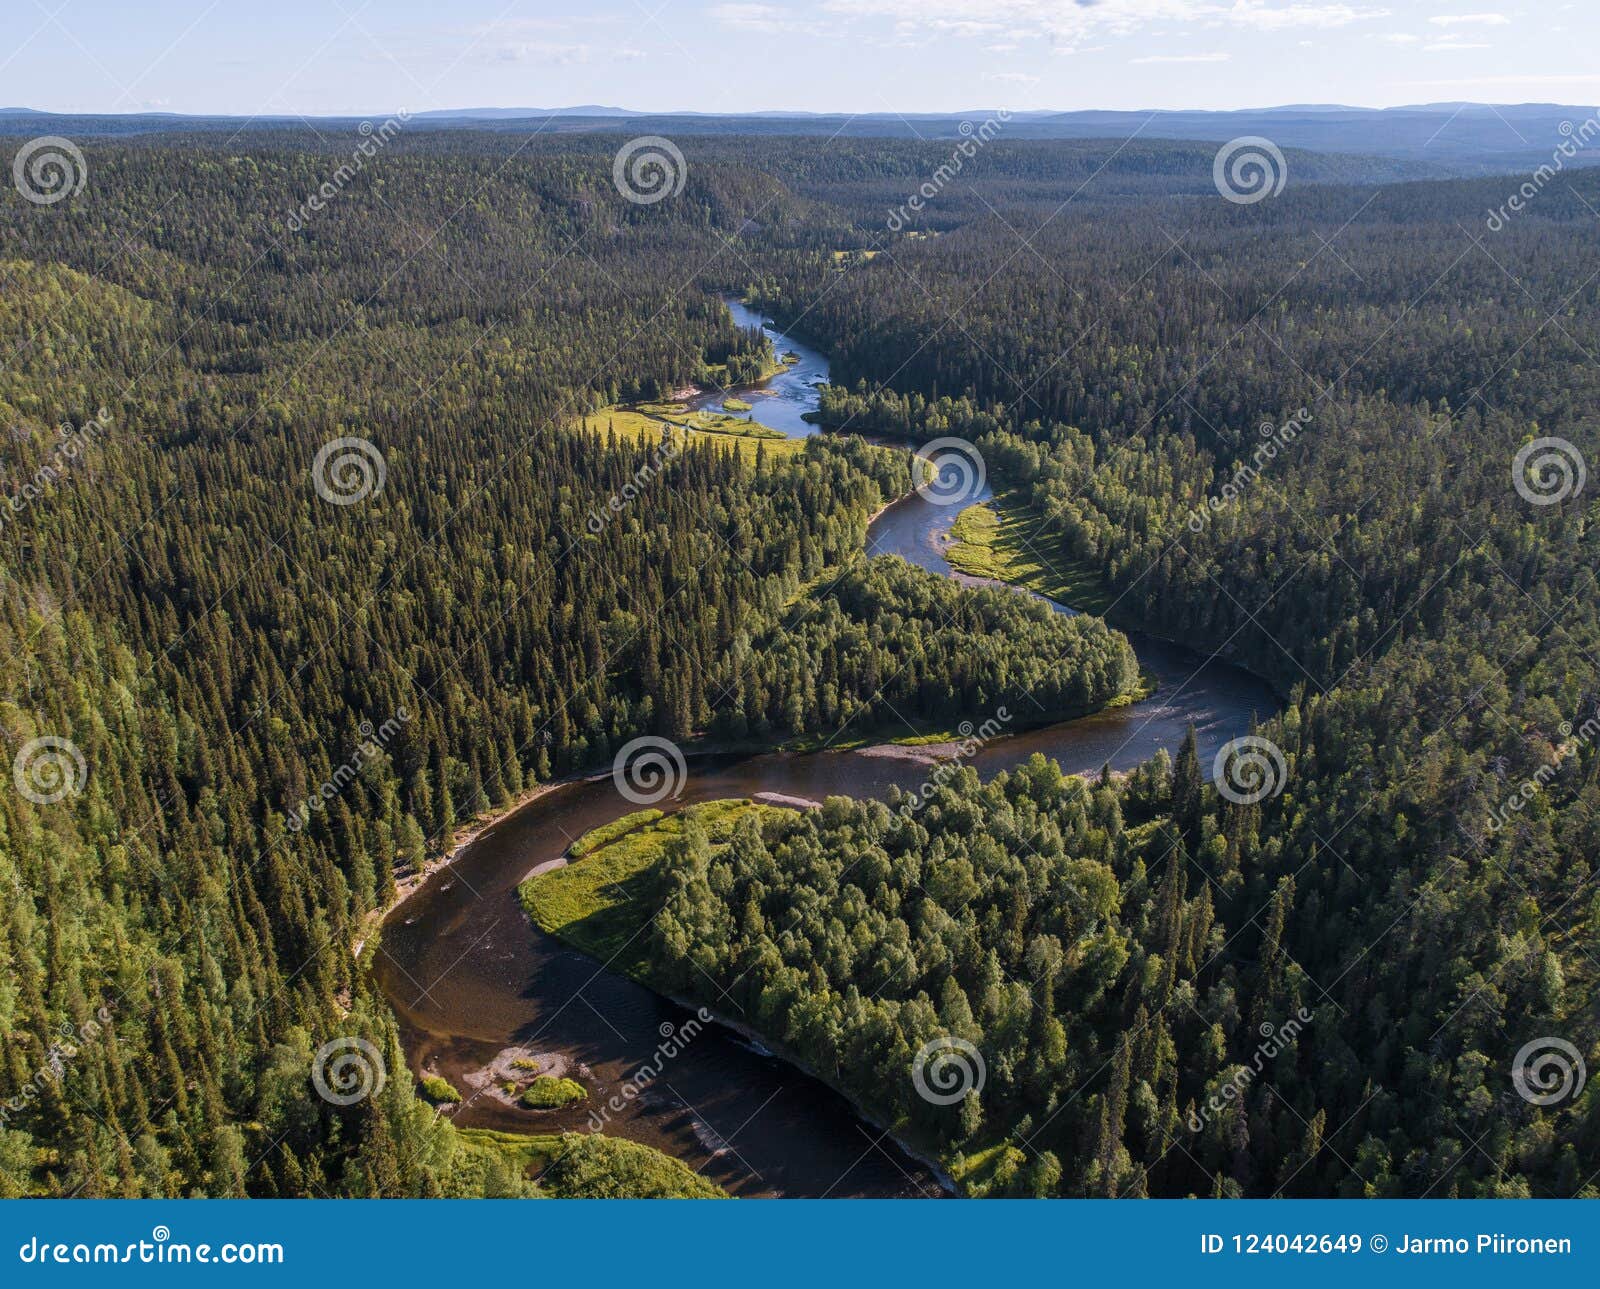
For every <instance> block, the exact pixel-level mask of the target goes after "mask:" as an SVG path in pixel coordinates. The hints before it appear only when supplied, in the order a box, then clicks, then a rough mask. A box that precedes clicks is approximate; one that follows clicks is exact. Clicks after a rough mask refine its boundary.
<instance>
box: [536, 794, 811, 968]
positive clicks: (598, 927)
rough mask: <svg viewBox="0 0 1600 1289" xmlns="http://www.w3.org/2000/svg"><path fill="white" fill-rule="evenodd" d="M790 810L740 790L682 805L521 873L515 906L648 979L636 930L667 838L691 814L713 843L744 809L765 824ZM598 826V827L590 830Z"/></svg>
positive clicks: (726, 834)
mask: <svg viewBox="0 0 1600 1289" xmlns="http://www.w3.org/2000/svg"><path fill="white" fill-rule="evenodd" d="M790 813H792V812H791V811H787V810H785V809H783V808H782V807H781V806H764V805H757V804H756V803H754V802H752V801H750V800H748V799H746V798H743V797H735V798H729V799H727V800H724V801H706V802H702V803H701V804H699V805H693V806H688V807H685V808H684V809H683V810H681V811H679V812H678V813H677V814H673V815H666V816H664V817H662V818H659V819H657V820H655V821H653V822H650V823H647V824H644V825H643V826H642V827H637V828H634V829H631V830H630V831H628V832H627V833H626V834H624V835H622V836H620V837H617V838H616V839H615V840H612V841H609V842H603V843H596V844H594V845H592V846H590V847H589V848H587V849H586V850H585V852H584V854H585V857H584V858H583V859H581V860H579V861H577V862H576V863H572V864H568V865H567V866H566V867H565V868H557V869H553V870H552V871H550V872H548V873H539V874H537V875H536V876H534V877H530V878H528V880H527V881H525V882H523V884H522V885H521V887H520V888H518V893H519V895H520V896H521V898H522V907H523V908H525V909H526V910H527V911H528V915H529V916H530V917H531V918H532V919H533V920H534V921H535V922H536V923H537V924H538V925H539V927H540V928H541V929H542V930H544V931H547V932H549V933H550V934H551V935H554V936H559V937H560V938H561V939H562V940H565V941H566V942H567V943H568V944H571V945H572V946H573V947H575V948H578V949H582V950H583V951H584V952H585V953H587V954H590V955H591V956H593V957H595V958H598V959H599V960H600V961H601V962H604V963H606V964H607V965H608V966H610V967H611V968H612V969H613V970H616V971H622V972H625V973H626V974H627V975H630V976H632V977H634V978H635V979H637V980H644V979H647V978H648V973H649V957H648V954H647V952H646V950H647V945H646V944H645V942H644V937H642V936H640V934H639V931H640V928H641V927H643V926H644V925H645V923H646V922H648V921H649V920H650V917H651V916H652V914H653V913H654V912H655V908H656V904H655V891H656V879H655V866H656V864H657V862H658V861H659V860H660V859H661V857H662V856H663V855H664V854H665V853H666V848H667V846H668V845H670V844H671V843H672V842H674V841H676V840H677V839H678V838H679V837H681V836H682V835H683V832H684V829H685V828H686V827H687V825H688V823H689V821H690V820H693V821H694V822H695V823H697V824H698V825H699V826H700V827H701V829H703V830H704V832H705V834H706V836H707V837H708V838H709V839H710V841H711V844H712V846H713V848H715V847H718V846H723V845H726V844H727V842H728V841H729V839H730V838H732V836H733V830H734V828H735V826H736V825H737V824H738V822H739V820H740V819H741V818H743V817H744V816H745V815H748V814H754V815H755V816H756V818H757V819H758V820H759V821H760V822H761V823H763V824H765V823H766V822H767V820H769V819H771V818H774V817H777V816H782V815H788V814H790ZM617 822H618V823H620V822H622V821H621V820H618V821H617ZM608 826H611V825H608ZM599 831H603V829H596V830H595V832H599ZM592 836H594V833H593V832H590V833H585V834H584V835H583V836H582V837H580V838H578V840H577V841H576V842H575V843H574V844H573V851H574V852H576V851H577V848H578V847H580V846H584V844H585V843H586V842H588V841H589V839H590V838H591V837H592Z"/></svg>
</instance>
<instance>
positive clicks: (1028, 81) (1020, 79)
mask: <svg viewBox="0 0 1600 1289" xmlns="http://www.w3.org/2000/svg"><path fill="white" fill-rule="evenodd" d="M983 79H984V80H986V81H999V82H1000V83H1001V84H1003V85H1037V84H1038V83H1039V78H1038V77H1037V76H1030V75H1028V73H1027V72H992V73H990V74H989V75H988V76H985V77H984V78H983Z"/></svg>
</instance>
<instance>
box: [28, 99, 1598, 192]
mask: <svg viewBox="0 0 1600 1289" xmlns="http://www.w3.org/2000/svg"><path fill="white" fill-rule="evenodd" d="M1596 111H1597V109H1595V108H1590V107H1577V106H1565V105H1561V104H1554V103H1520V104H1499V105H1497V104H1488V103H1427V104H1418V105H1415V106H1407V107H1393V108H1381V109H1379V108H1360V107H1346V106H1341V105H1339V104H1294V105H1288V106H1283V107H1270V108H1247V109H1243V110H1239V111H1231V112H1205V111H1166V110H1163V109H1152V110H1150V111H1142V112H1120V111H1118V112H1112V111H1074V112H1050V111H1029V112H1016V113H1012V114H1011V115H1009V116H1008V117H1006V118H1005V120H1004V124H1003V126H1002V131H1003V134H1004V137H1005V138H1007V139H1010V140H1026V139H1130V138H1138V139H1144V140H1155V139H1179V140H1199V141H1206V142H1218V143H1221V142H1225V141H1227V140H1229V139H1233V138H1237V137H1239V136H1241V135H1260V136H1263V137H1265V138H1268V139H1270V140H1272V141H1273V142H1274V143H1275V144H1277V145H1278V146H1279V147H1280V148H1285V149H1290V148H1292V149H1300V150H1304V151H1310V152H1330V153H1333V152H1337V153H1354V154H1360V155H1364V156H1371V157H1383V158H1389V159H1392V160H1401V161H1407V162H1413V163H1421V164H1423V165H1425V166H1427V167H1428V169H1429V170H1430V171H1431V172H1433V173H1436V174H1441V175H1473V174H1487V173H1495V172H1501V171H1514V170H1518V169H1522V168H1524V167H1526V166H1529V165H1538V164H1540V163H1541V162H1543V161H1546V160H1549V158H1550V157H1551V155H1552V153H1553V151H1554V149H1555V148H1556V147H1557V146H1558V145H1559V144H1560V143H1562V142H1563V141H1564V140H1566V139H1567V138H1568V135H1569V133H1570V132H1571V131H1573V129H1574V128H1575V127H1577V126H1578V125H1579V124H1581V123H1582V122H1584V121H1586V120H1589V119H1591V118H1593V117H1595V115H1596ZM1000 114H1001V113H1000V110H999V109H982V110H979V109H974V110H971V111H963V112H955V113H947V114H940V113H911V114H905V115H900V114H895V115H889V114H879V113H867V114H862V115H843V114H838V113H834V114H814V113H806V112H782V111H761V112H752V113H748V114H741V115H735V116H727V115H714V114H708V113H699V112H677V113H646V112H638V111H634V110H631V109H628V108H622V107H608V106H602V105H598V104H584V105H580V106H575V107H559V108H531V107H530V108H503V107H479V108H449V109H442V110H437V111H428V112H419V113H416V114H414V115H413V116H412V117H411V118H410V121H409V124H408V126H407V129H408V130H445V129H451V130H459V129H475V130H485V131H512V130H525V129H528V128H530V127H531V126H534V125H535V123H536V125H537V128H538V129H539V130H540V131H541V132H543V133H571V132H602V133H603V132H621V131H624V130H626V131H630V132H633V133H652V134H665V135H669V136H671V135H684V136H690V135H721V134H752V135H800V136H805V135H823V136H826V137H846V138H902V139H903V138H922V139H939V138H957V137H963V134H964V133H970V131H971V130H972V129H973V128H974V127H975V126H977V125H979V124H981V123H982V122H984V121H988V120H993V119H995V118H997V117H999V116H1000ZM389 115H391V113H389V112H373V113H369V114H367V115H366V116H349V117H319V118H310V119H309V121H308V119H307V118H301V117H256V118H249V119H247V118H242V117H227V116H182V115H176V114H171V113H141V114H134V115H126V116H94V115H86V116H75V115H63V114H57V113H48V112H35V111H32V110H31V109H28V108H6V109H3V110H0V135H3V134H12V135H15V134H27V133H36V132H39V131H42V130H46V129H48V130H50V131H51V132H53V133H57V134H66V135H80V136H94V135H122V134H148V133H152V132H163V133H170V132H178V131H182V132H188V131H203V130H217V129H226V130H229V131H235V130H238V129H239V128H240V127H241V126H243V125H246V124H248V126H249V128H250V129H252V130H257V131H260V130H267V131H271V130H278V129H282V130H290V131H296V132H298V131H304V130H306V129H307V128H308V126H319V127H323V128H328V129H333V128H337V127H338V126H339V125H340V124H341V123H347V124H348V125H349V126H351V127H353V126H354V125H355V124H356V123H357V122H359V121H362V120H379V119H382V118H384V117H386V116H389ZM1591 153H1593V155H1590V154H1591ZM1596 163H1600V145H1596V146H1595V147H1594V148H1591V149H1583V150H1580V151H1579V152H1578V153H1577V155H1576V156H1574V157H1573V158H1571V159H1570V160H1569V161H1568V162H1567V164H1568V165H1588V164H1596Z"/></svg>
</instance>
